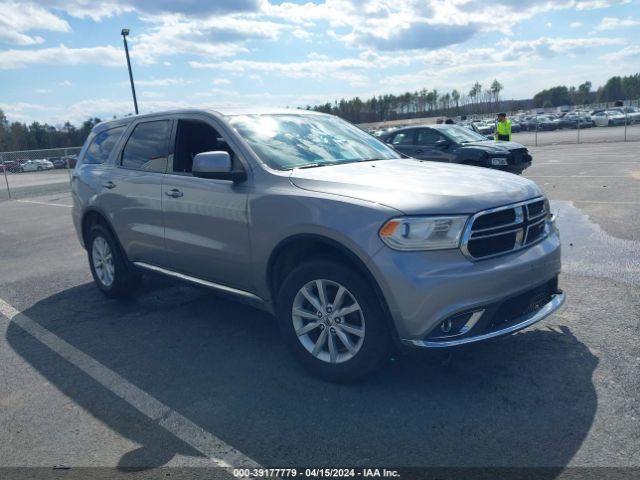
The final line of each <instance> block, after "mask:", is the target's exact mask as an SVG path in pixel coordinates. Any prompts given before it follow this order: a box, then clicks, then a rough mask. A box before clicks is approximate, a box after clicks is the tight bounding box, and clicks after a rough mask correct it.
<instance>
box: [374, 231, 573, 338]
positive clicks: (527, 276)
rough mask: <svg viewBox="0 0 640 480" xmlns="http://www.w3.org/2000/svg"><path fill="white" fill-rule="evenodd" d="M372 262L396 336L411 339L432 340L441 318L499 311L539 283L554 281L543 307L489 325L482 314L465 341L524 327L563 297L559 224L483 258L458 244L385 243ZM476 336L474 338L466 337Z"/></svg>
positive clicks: (537, 319)
mask: <svg viewBox="0 0 640 480" xmlns="http://www.w3.org/2000/svg"><path fill="white" fill-rule="evenodd" d="M369 268H370V270H371V272H372V273H373V274H374V276H375V277H376V280H377V282H378V284H379V285H380V288H381V290H382V293H383V295H384V297H385V300H386V302H387V305H388V307H389V312H390V314H391V318H392V320H393V323H394V326H395V328H396V332H397V335H398V338H399V339H400V340H401V341H402V343H404V344H407V345H413V346H422V347H430V346H433V345H430V343H429V342H430V341H431V340H430V336H433V332H434V331H435V329H437V328H438V327H439V326H440V325H441V324H442V322H443V321H445V320H447V319H450V318H454V317H456V316H457V315H462V314H466V313H468V312H476V311H480V310H482V311H485V312H486V315H485V316H484V319H487V318H489V317H490V316H495V314H496V313H499V308H500V306H501V305H503V304H505V303H506V302H507V300H509V299H511V298H514V297H517V296H519V295H524V294H526V293H527V292H530V291H532V290H533V289H536V288H538V287H540V286H541V285H545V284H551V285H555V287H553V286H552V287H550V290H549V291H548V292H547V293H548V295H547V296H546V297H544V304H540V305H539V307H540V308H536V309H535V310H534V309H532V310H531V311H527V312H525V313H526V314H522V313H518V314H517V315H516V314H515V313H514V312H510V313H509V315H507V316H508V317H509V318H504V319H503V320H508V321H507V322H504V323H502V324H500V325H494V326H487V325H486V324H483V322H484V321H485V320H484V319H483V320H480V321H479V322H478V328H476V329H474V330H469V332H468V334H465V335H464V340H466V341H465V342H462V343H469V342H471V341H479V340H484V339H485V338H491V337H494V336H498V335H502V334H504V333H510V332H512V331H516V330H519V329H521V328H525V327H526V326H528V325H531V324H533V323H535V322H537V321H539V320H541V319H542V318H544V317H545V316H547V315H549V314H551V313H553V311H555V310H556V309H557V308H559V306H560V305H561V304H562V302H563V301H564V294H562V293H561V292H560V291H559V290H558V289H557V281H556V279H557V277H558V275H559V273H560V237H559V235H558V233H557V230H555V229H553V231H552V232H551V233H550V234H549V235H548V236H547V237H546V238H545V239H544V240H542V241H540V242H538V243H536V244H535V245H532V246H531V247H529V248H525V249H523V250H520V251H517V252H513V253H509V254H505V255H501V256H498V257H495V258H490V259H485V260H480V261H471V260H469V259H468V258H466V257H465V256H464V255H463V254H462V252H460V251H459V250H442V251H433V252H398V251H394V250H391V249H390V248H383V249H382V250H380V251H379V252H378V253H377V254H376V255H375V256H374V257H373V258H372V260H371V262H370V263H369ZM553 282H556V283H553ZM551 295H554V296H553V298H550V296H551ZM549 298H550V299H549ZM536 306H537V305H536ZM516 313H517V312H516ZM472 337H474V340H467V339H470V338H472ZM457 340H463V336H460V338H455V339H452V340H451V341H456V343H455V344H460V343H461V342H457ZM437 343H438V345H437V346H438V347H442V346H451V345H452V344H451V345H448V344H447V342H446V341H445V342H443V340H442V339H439V340H438V341H437Z"/></svg>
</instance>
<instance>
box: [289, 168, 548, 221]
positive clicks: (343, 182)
mask: <svg viewBox="0 0 640 480" xmlns="http://www.w3.org/2000/svg"><path fill="white" fill-rule="evenodd" d="M289 179H290V181H291V183H292V184H293V185H295V186H296V187H298V188H302V189H304V190H311V191H314V192H322V193H328V194H333V195H341V196H344V197H350V198H356V199H359V200H364V201H368V202H372V203H377V204H380V205H385V206H387V207H391V208H394V209H396V210H400V211H401V212H403V213H405V214H408V215H425V214H459V213H462V214H466V213H475V212H477V211H480V210H484V209H487V208H493V207H498V206H501V205H506V204H509V203H514V202H520V201H523V200H528V199H530V198H534V197H537V196H540V195H542V192H541V190H540V189H539V188H538V186H537V185H536V184H535V183H533V182H532V181H531V180H527V179H526V178H522V177H519V176H517V175H513V174H510V173H506V172H501V171H499V170H492V169H488V168H482V167H469V166H464V165H457V164H446V163H437V162H429V161H419V160H411V159H396V160H380V161H375V162H360V163H348V164H344V165H331V166H325V167H316V168H305V169H294V170H293V171H292V172H291V175H290V177H289Z"/></svg>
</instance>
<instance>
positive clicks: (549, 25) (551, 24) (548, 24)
mask: <svg viewBox="0 0 640 480" xmlns="http://www.w3.org/2000/svg"><path fill="white" fill-rule="evenodd" d="M544 26H545V27H547V28H551V27H553V23H551V22H547V23H545V24H544Z"/></svg>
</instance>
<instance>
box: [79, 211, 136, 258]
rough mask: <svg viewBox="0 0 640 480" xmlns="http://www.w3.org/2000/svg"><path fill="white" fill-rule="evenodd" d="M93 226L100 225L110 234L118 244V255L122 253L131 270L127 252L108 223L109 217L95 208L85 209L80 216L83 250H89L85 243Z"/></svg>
mask: <svg viewBox="0 0 640 480" xmlns="http://www.w3.org/2000/svg"><path fill="white" fill-rule="evenodd" d="M95 225H102V226H103V227H105V228H107V229H108V230H109V231H110V232H111V234H112V235H113V238H114V239H115V241H116V243H117V244H118V248H119V249H120V253H122V256H123V258H124V259H125V261H126V263H127V266H128V267H130V268H132V264H131V261H130V260H129V257H128V256H127V252H126V250H125V249H124V247H123V245H122V243H121V242H120V238H118V235H117V234H116V231H115V229H114V228H113V225H112V224H111V222H110V221H109V217H108V216H107V215H105V214H104V212H102V211H101V210H100V209H98V208H95V207H89V208H87V209H86V210H85V212H84V213H83V214H82V220H81V223H80V228H81V232H82V242H83V243H84V246H85V249H87V250H88V248H89V246H88V242H87V240H88V238H89V232H90V231H91V228H93V227H94V226H95Z"/></svg>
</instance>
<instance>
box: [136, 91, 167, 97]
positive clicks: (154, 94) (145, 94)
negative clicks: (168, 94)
mask: <svg viewBox="0 0 640 480" xmlns="http://www.w3.org/2000/svg"><path fill="white" fill-rule="evenodd" d="M164 96H165V94H164V93H162V92H142V97H143V98H162V97H164Z"/></svg>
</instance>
